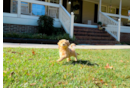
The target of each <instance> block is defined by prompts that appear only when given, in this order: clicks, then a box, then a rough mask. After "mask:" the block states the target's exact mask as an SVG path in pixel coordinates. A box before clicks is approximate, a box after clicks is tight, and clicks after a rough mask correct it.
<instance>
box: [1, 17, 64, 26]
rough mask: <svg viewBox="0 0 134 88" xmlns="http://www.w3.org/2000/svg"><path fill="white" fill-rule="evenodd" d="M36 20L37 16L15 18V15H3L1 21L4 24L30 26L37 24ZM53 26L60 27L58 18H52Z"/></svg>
mask: <svg viewBox="0 0 134 88" xmlns="http://www.w3.org/2000/svg"><path fill="white" fill-rule="evenodd" d="M37 20H38V17H35V18H34V17H31V18H30V17H26V16H23V17H21V18H17V17H7V16H4V17H3V23H6V24H19V25H32V26H37V25H38V24H37ZM53 26H54V27H58V28H60V27H61V23H60V21H59V19H54V25H53Z"/></svg>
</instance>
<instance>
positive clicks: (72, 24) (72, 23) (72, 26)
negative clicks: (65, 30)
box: [70, 12, 74, 38]
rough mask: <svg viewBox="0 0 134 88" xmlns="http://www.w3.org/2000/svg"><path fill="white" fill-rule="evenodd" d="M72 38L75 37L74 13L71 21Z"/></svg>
mask: <svg viewBox="0 0 134 88" xmlns="http://www.w3.org/2000/svg"><path fill="white" fill-rule="evenodd" d="M70 21H71V22H70V37H71V38H73V35H74V13H73V12H71V20H70Z"/></svg>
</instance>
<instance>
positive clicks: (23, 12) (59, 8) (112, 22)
mask: <svg viewBox="0 0 134 88" xmlns="http://www.w3.org/2000/svg"><path fill="white" fill-rule="evenodd" d="M5 1H6V0H4V1H3V2H4V3H5ZM44 1H45V2H44ZM75 1H76V2H75ZM79 1H80V2H82V6H80V9H77V10H75V11H74V10H73V9H71V8H72V7H73V6H75V5H76V6H77V4H78V3H79ZM111 1H113V2H114V1H115V0H111ZM68 2H69V1H68V0H63V1H62V0H28V1H27V0H11V1H10V5H9V6H10V7H9V8H8V10H3V23H7V24H22V25H34V26H36V25H37V20H38V18H39V16H40V15H49V16H51V17H53V18H54V26H55V27H61V26H63V27H64V29H65V31H66V32H67V33H68V34H70V37H73V35H74V33H73V32H74V26H79V27H91V28H97V22H98V21H101V22H102V23H103V24H106V25H107V27H106V31H107V32H108V33H109V34H110V35H112V36H113V37H114V38H115V39H116V40H117V41H120V33H130V27H129V21H128V19H129V17H128V10H130V1H128V2H125V1H124V0H120V1H117V2H116V4H115V3H112V4H111V3H110V2H108V1H107V0H83V1H81V0H72V1H71V4H69V3H68ZM77 2H78V3H77ZM6 3H7V2H6ZM125 3H127V4H125ZM4 5H5V4H4ZM5 6H7V5H5ZM89 6H90V7H89ZM87 7H88V8H89V9H87ZM121 7H122V9H121ZM126 8H127V9H126ZM81 10H83V11H81ZM71 13H72V14H71ZM79 14H80V15H81V16H80V15H79ZM76 18H77V19H76ZM118 19H120V21H118ZM120 24H121V26H120ZM113 27H114V29H113ZM119 29H120V30H119Z"/></svg>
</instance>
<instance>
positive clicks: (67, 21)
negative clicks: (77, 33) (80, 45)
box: [59, 4, 74, 38]
mask: <svg viewBox="0 0 134 88" xmlns="http://www.w3.org/2000/svg"><path fill="white" fill-rule="evenodd" d="M59 19H60V21H61V23H62V26H63V27H64V29H65V31H66V32H67V33H68V34H70V37H71V38H73V23H74V14H73V13H71V15H70V13H69V12H68V11H67V10H66V9H65V8H64V7H63V6H62V5H61V4H60V7H59Z"/></svg>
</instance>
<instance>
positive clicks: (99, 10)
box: [99, 0, 101, 21]
mask: <svg viewBox="0 0 134 88" xmlns="http://www.w3.org/2000/svg"><path fill="white" fill-rule="evenodd" d="M100 12H101V0H100V2H99V21H100V19H101V18H100Z"/></svg>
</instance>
